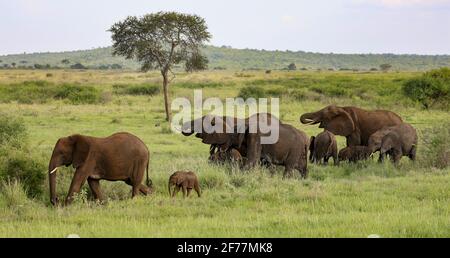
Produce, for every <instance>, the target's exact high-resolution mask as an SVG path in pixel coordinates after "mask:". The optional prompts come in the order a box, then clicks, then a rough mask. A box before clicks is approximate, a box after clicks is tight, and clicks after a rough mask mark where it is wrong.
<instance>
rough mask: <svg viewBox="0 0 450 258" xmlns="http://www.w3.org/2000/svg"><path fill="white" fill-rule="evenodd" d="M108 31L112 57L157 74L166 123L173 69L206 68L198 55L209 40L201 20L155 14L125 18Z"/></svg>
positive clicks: (169, 117) (180, 14)
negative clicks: (133, 62) (170, 76)
mask: <svg viewBox="0 0 450 258" xmlns="http://www.w3.org/2000/svg"><path fill="white" fill-rule="evenodd" d="M110 31H111V32H112V40H113V54H114V55H121V56H124V57H125V58H126V59H136V60H137V61H139V62H140V64H141V70H142V71H149V70H153V69H159V70H160V71H161V75H162V76H163V89H164V104H165V110H166V119H167V120H168V121H170V120H171V111H170V104H169V90H168V87H169V83H170V81H171V79H170V78H169V72H172V74H174V73H173V71H172V69H173V67H174V66H175V65H178V64H180V63H184V66H185V70H186V71H188V72H191V71H196V70H201V69H206V68H207V62H208V59H207V58H206V57H205V56H203V55H202V53H201V51H200V50H201V48H203V47H204V46H205V45H204V44H205V43H206V42H207V41H208V40H209V39H210V38H211V34H210V33H209V32H208V27H207V26H206V23H205V20H204V19H203V18H201V17H199V16H197V15H190V14H183V13H176V12H158V13H152V14H147V15H144V16H142V17H136V16H129V17H127V18H126V19H125V20H123V21H121V22H117V23H115V24H114V25H113V26H111V29H110ZM172 79H173V78H172Z"/></svg>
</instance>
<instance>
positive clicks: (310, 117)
mask: <svg viewBox="0 0 450 258" xmlns="http://www.w3.org/2000/svg"><path fill="white" fill-rule="evenodd" d="M315 118H316V113H306V114H303V115H302V116H301V117H300V122H302V124H315V123H317V122H316V120H315Z"/></svg>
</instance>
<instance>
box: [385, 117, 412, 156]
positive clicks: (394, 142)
mask: <svg viewBox="0 0 450 258" xmlns="http://www.w3.org/2000/svg"><path fill="white" fill-rule="evenodd" d="M416 151H417V132H416V129H414V127H412V126H411V125H410V124H407V123H402V124H400V125H398V126H395V127H393V128H392V130H391V131H390V132H389V133H388V134H386V135H385V136H384V137H383V139H382V140H381V146H380V161H383V160H384V159H385V157H386V155H387V154H389V155H390V156H391V160H392V161H393V162H394V163H395V164H397V163H398V162H399V161H400V159H401V158H402V157H403V156H407V157H409V158H410V159H411V160H413V161H414V160H416Z"/></svg>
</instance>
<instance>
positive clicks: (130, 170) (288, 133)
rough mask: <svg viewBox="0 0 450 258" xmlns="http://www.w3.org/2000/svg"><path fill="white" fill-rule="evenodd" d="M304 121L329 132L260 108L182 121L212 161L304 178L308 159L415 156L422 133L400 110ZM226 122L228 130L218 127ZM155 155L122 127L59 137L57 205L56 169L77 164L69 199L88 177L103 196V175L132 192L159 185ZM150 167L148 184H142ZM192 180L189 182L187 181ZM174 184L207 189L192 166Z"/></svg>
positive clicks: (52, 170)
mask: <svg viewBox="0 0 450 258" xmlns="http://www.w3.org/2000/svg"><path fill="white" fill-rule="evenodd" d="M300 122H301V123H303V124H308V125H313V124H319V128H323V129H324V130H323V132H321V133H320V134H318V135H317V136H312V137H311V138H309V137H308V136H307V135H306V133H304V132H303V131H301V130H299V129H296V128H295V127H293V126H292V125H289V124H286V123H283V122H282V121H280V120H279V119H278V118H276V117H275V116H272V115H271V114H267V113H258V114H255V115H253V116H250V117H248V118H246V119H239V118H234V117H220V116H213V115H206V116H203V117H202V118H199V119H197V120H193V121H190V122H187V123H185V124H183V126H182V128H181V131H182V134H183V135H185V136H191V135H193V134H195V137H197V138H200V139H202V142H203V143H204V144H208V145H210V157H209V159H210V160H211V161H215V162H226V161H231V162H236V163H238V164H240V165H241V166H242V168H243V169H249V168H252V167H254V166H257V165H262V166H267V167H272V166H275V165H281V166H284V174H283V177H289V176H291V175H292V172H293V171H295V170H297V171H298V172H299V173H300V175H301V177H302V178H306V177H307V174H308V169H307V164H308V150H309V152H310V156H309V160H310V162H313V163H324V164H326V163H327V162H328V160H329V159H330V158H331V157H332V158H333V161H334V163H335V164H336V165H337V164H338V163H339V162H340V161H349V162H356V161H358V160H362V159H367V158H368V157H370V156H371V155H372V154H373V153H375V152H377V151H379V152H380V158H379V161H383V160H384V159H385V158H386V156H390V158H391V160H392V161H393V162H394V163H398V162H399V160H400V159H401V157H402V156H408V157H409V158H410V159H411V160H415V156H416V149H417V133H416V130H415V129H414V128H413V127H412V126H411V125H409V124H407V123H404V122H403V120H402V119H401V117H400V116H398V115H397V114H395V113H393V112H391V111H386V110H374V111H367V110H364V109H361V108H358V107H352V106H349V107H339V106H336V105H330V106H327V107H325V108H323V109H321V110H319V111H316V112H312V113H306V114H303V115H302V116H301V117H300ZM262 123H265V124H277V127H276V130H277V136H278V138H277V140H276V141H274V142H272V143H265V142H264V140H263V138H264V137H267V136H269V135H270V134H271V133H272V132H271V131H267V130H264V129H263V128H264V126H263V124H262ZM217 128H220V129H221V130H217ZM336 136H344V137H345V138H346V145H347V147H345V148H343V149H341V150H340V151H339V152H338V149H337V143H336ZM149 158H150V154H149V151H148V149H147V147H146V145H145V144H144V143H143V142H142V140H140V139H139V138H138V137H136V136H134V135H131V134H129V133H116V134H113V135H111V136H109V137H106V138H96V137H90V136H82V135H72V136H69V137H64V138H61V139H59V140H58V141H57V143H56V145H55V148H54V150H53V154H52V157H51V159H50V163H49V183H50V200H51V203H52V204H54V205H55V204H56V203H57V202H58V199H57V197H56V191H55V189H56V170H57V168H58V167H60V166H69V165H72V166H73V167H74V168H75V174H74V176H73V179H72V182H71V185H70V188H69V192H68V195H67V198H66V204H69V203H70V202H71V201H72V199H73V194H74V193H76V192H79V191H80V188H81V186H82V185H83V184H84V182H85V181H87V182H88V184H89V187H90V189H91V191H92V193H93V196H94V198H96V199H100V200H102V199H103V196H102V194H101V191H100V188H99V180H108V181H124V182H125V183H127V184H128V185H130V186H131V187H132V196H133V197H134V196H135V195H137V194H139V193H142V194H145V195H147V194H150V193H152V192H153V189H152V182H151V180H150V178H149V174H148V173H149V171H148V166H149ZM145 172H146V185H144V184H142V181H143V179H144V174H145ZM183 180H187V181H183ZM173 185H175V189H174V191H173V195H174V194H175V193H176V192H178V191H179V190H180V189H183V193H184V195H186V191H187V193H188V194H189V192H190V191H191V190H192V189H195V190H196V192H197V194H198V195H199V196H200V189H199V186H198V180H197V177H196V176H195V174H194V173H192V172H176V173H174V174H173V175H172V176H171V177H170V179H169V193H170V187H171V186H173Z"/></svg>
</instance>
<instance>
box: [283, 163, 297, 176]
mask: <svg viewBox="0 0 450 258" xmlns="http://www.w3.org/2000/svg"><path fill="white" fill-rule="evenodd" d="M292 170H294V168H293V167H292V166H285V167H284V173H283V179H286V178H289V177H292Z"/></svg>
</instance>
